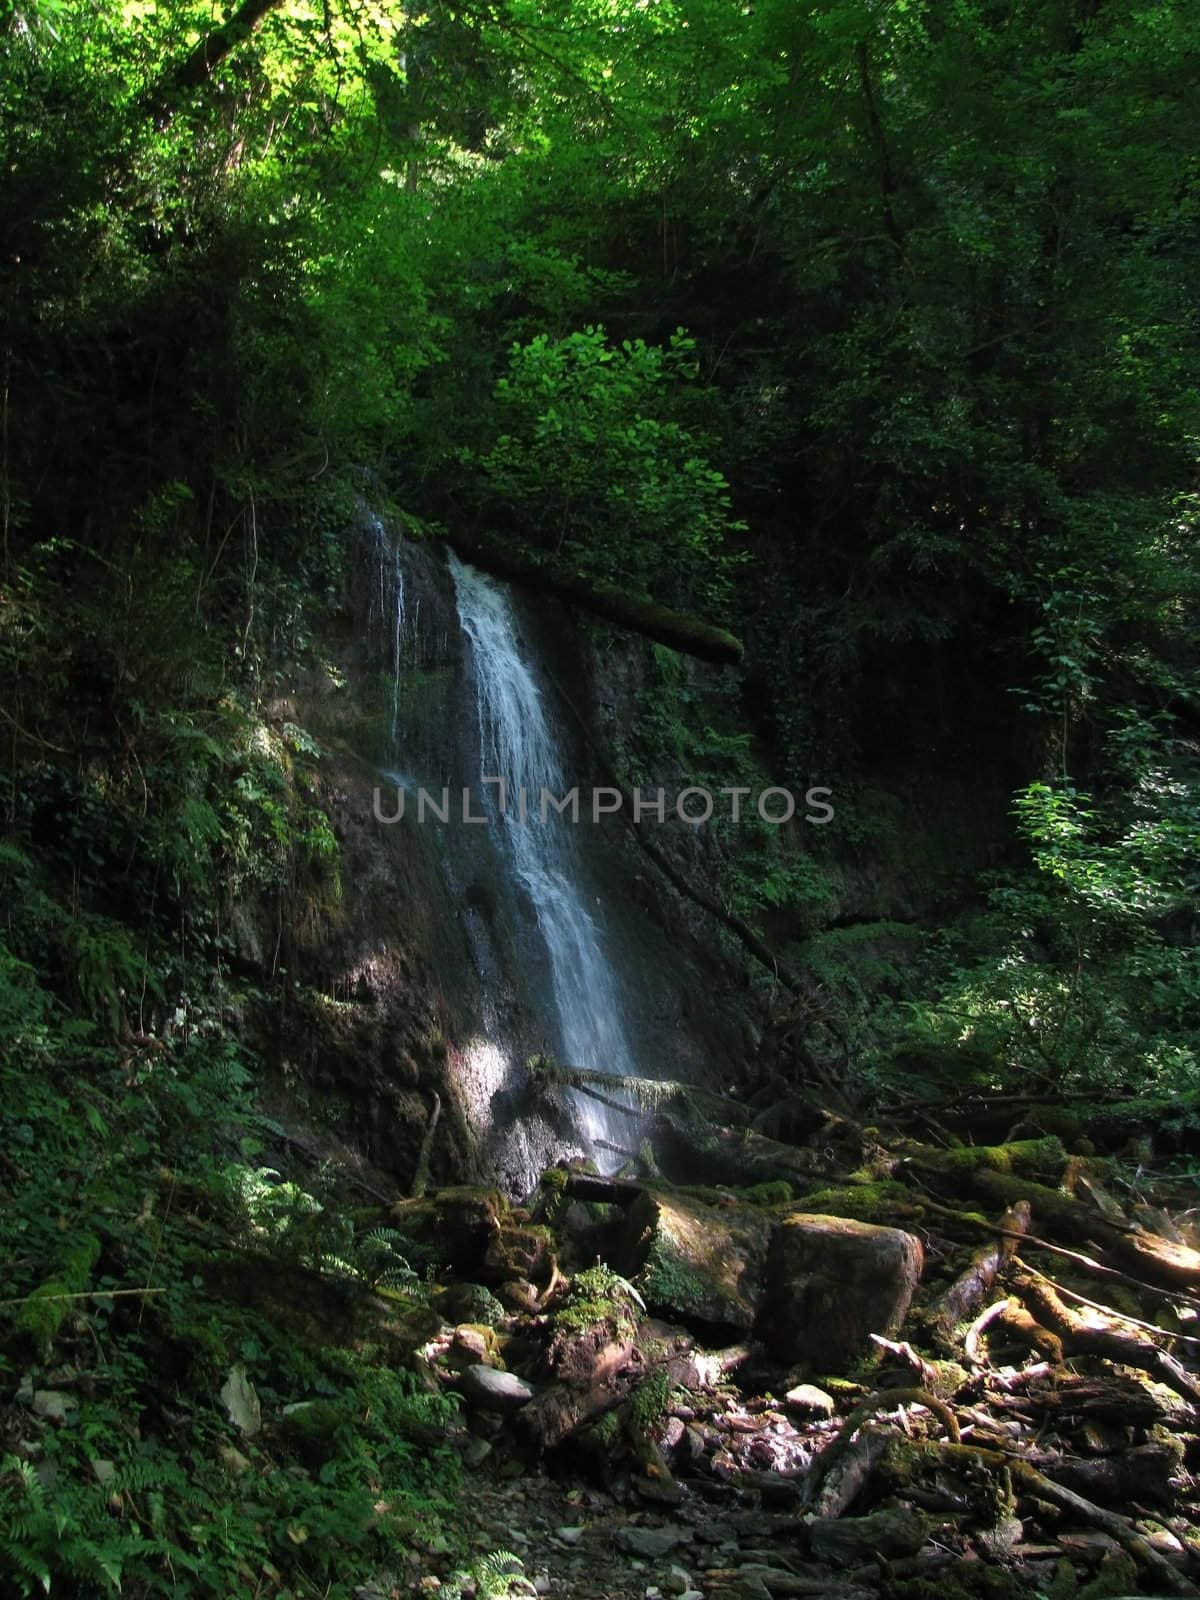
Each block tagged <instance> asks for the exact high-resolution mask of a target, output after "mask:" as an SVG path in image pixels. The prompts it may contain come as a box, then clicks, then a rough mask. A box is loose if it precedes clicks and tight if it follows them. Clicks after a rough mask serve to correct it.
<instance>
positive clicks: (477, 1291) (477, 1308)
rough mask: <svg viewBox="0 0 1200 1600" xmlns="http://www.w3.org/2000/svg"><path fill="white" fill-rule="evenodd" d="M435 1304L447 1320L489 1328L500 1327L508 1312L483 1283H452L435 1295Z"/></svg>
mask: <svg viewBox="0 0 1200 1600" xmlns="http://www.w3.org/2000/svg"><path fill="white" fill-rule="evenodd" d="M434 1304H435V1305H436V1307H437V1309H438V1312H439V1313H440V1314H441V1315H442V1316H443V1317H445V1319H446V1321H447V1322H454V1323H460V1322H468V1323H476V1324H478V1325H479V1326H481V1327H487V1328H495V1327H498V1326H499V1325H500V1323H501V1322H503V1321H504V1318H505V1316H506V1314H507V1313H506V1312H505V1309H504V1307H503V1306H502V1305H501V1304H500V1302H499V1300H497V1299H496V1296H495V1295H494V1294H493V1293H492V1291H491V1290H490V1289H488V1288H485V1287H484V1285H483V1284H482V1283H452V1284H450V1286H449V1287H448V1288H446V1289H443V1290H441V1291H440V1293H439V1294H437V1295H436V1296H435V1298H434Z"/></svg>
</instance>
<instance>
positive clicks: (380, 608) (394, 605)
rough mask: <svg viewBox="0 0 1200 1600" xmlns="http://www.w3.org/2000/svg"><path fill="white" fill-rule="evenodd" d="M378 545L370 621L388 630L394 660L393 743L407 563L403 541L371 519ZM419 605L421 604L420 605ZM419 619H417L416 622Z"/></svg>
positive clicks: (373, 518)
mask: <svg viewBox="0 0 1200 1600" xmlns="http://www.w3.org/2000/svg"><path fill="white" fill-rule="evenodd" d="M369 526H370V529H371V533H372V536H373V539H374V544H375V559H376V562H377V572H376V577H377V582H376V584H375V586H374V587H373V589H372V592H371V609H370V616H369V620H370V621H371V622H372V623H375V622H378V624H379V625H380V626H381V627H382V628H385V629H386V630H387V632H388V635H389V642H390V644H391V657H392V741H393V743H394V742H395V739H396V730H397V728H398V727H399V723H400V668H401V665H402V661H403V656H404V624H405V612H404V564H403V560H402V558H401V553H400V542H399V540H398V539H393V538H392V536H391V534H389V532H388V530H387V529H386V528H385V527H384V525H383V523H382V522H381V521H380V519H379V518H378V517H375V516H372V517H370V518H369ZM417 603H418V605H419V604H420V602H419V601H418V602H417ZM415 620H416V619H414V622H415Z"/></svg>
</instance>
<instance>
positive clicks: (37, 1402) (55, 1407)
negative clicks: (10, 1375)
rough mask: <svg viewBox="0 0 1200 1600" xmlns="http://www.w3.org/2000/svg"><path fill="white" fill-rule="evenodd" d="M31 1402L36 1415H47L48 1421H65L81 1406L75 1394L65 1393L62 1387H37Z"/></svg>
mask: <svg viewBox="0 0 1200 1600" xmlns="http://www.w3.org/2000/svg"><path fill="white" fill-rule="evenodd" d="M30 1403H31V1405H32V1406H33V1411H34V1415H35V1416H38V1417H45V1418H46V1420H47V1422H65V1421H66V1420H67V1417H68V1416H69V1414H70V1413H71V1412H72V1411H75V1410H77V1409H78V1407H79V1401H78V1400H76V1399H75V1397H74V1395H69V1394H63V1392H62V1390H61V1389H35V1390H34V1391H33V1398H32V1400H31V1402H30Z"/></svg>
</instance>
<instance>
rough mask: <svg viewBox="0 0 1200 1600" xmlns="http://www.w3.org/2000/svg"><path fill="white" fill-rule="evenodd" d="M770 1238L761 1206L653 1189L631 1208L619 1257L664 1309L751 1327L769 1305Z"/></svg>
mask: <svg viewBox="0 0 1200 1600" xmlns="http://www.w3.org/2000/svg"><path fill="white" fill-rule="evenodd" d="M770 1239H771V1224H770V1221H769V1219H768V1218H767V1217H765V1216H764V1215H763V1213H762V1212H761V1211H760V1210H758V1209H756V1208H755V1207H752V1206H728V1205H726V1206H706V1205H703V1204H702V1203H700V1202H699V1201H696V1200H694V1199H691V1198H690V1197H685V1196H682V1195H679V1194H675V1193H672V1194H669V1195H668V1194H663V1193H661V1192H659V1191H657V1190H653V1189H647V1190H645V1191H644V1192H643V1193H642V1194H641V1195H639V1196H638V1198H637V1200H635V1201H634V1203H633V1205H632V1206H630V1208H629V1211H628V1214H627V1218H626V1222H625V1228H624V1231H623V1235H622V1238H621V1240H620V1243H619V1245H618V1248H617V1260H618V1264H619V1265H620V1266H622V1268H623V1269H624V1270H625V1271H626V1273H627V1274H628V1275H629V1276H630V1277H631V1278H632V1280H633V1283H634V1285H635V1286H636V1288H637V1289H638V1290H639V1292H640V1293H641V1294H642V1296H643V1297H644V1299H645V1301H646V1305H647V1307H648V1308H649V1309H650V1310H651V1311H654V1312H656V1313H657V1314H658V1315H660V1316H664V1317H669V1318H672V1319H674V1320H676V1321H679V1322H684V1323H700V1324H702V1325H703V1326H704V1327H705V1328H706V1329H708V1328H714V1329H715V1328H720V1329H732V1330H736V1331H739V1332H744V1331H747V1330H749V1329H750V1328H751V1327H753V1325H754V1322H755V1319H756V1317H757V1316H758V1313H759V1311H760V1309H761V1307H762V1303H763V1294H764V1287H765V1272H766V1261H767V1251H768V1248H769V1246H770Z"/></svg>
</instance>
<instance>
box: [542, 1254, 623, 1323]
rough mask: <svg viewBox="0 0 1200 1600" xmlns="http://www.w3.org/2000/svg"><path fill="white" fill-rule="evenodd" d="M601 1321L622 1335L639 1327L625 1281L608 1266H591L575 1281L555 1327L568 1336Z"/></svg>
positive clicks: (558, 1315) (577, 1276)
mask: <svg viewBox="0 0 1200 1600" xmlns="http://www.w3.org/2000/svg"><path fill="white" fill-rule="evenodd" d="M600 1322H611V1323H613V1325H614V1327H615V1328H616V1329H617V1330H618V1331H619V1332H622V1333H632V1332H633V1330H634V1328H635V1327H636V1326H637V1318H636V1316H635V1315H634V1312H633V1306H632V1298H631V1296H630V1292H629V1285H628V1284H627V1283H626V1282H625V1279H624V1278H621V1277H618V1275H617V1274H616V1273H615V1272H613V1271H612V1270H611V1269H610V1268H608V1267H604V1266H596V1267H588V1268H587V1270H586V1271H585V1272H580V1273H578V1274H577V1275H576V1277H575V1278H574V1280H573V1281H572V1284H571V1288H570V1291H569V1293H568V1295H567V1300H566V1304H565V1305H564V1306H563V1307H562V1309H561V1310H560V1311H559V1312H558V1314H557V1316H556V1317H555V1319H554V1324H555V1327H556V1328H559V1329H562V1330H563V1331H565V1332H567V1333H586V1332H587V1330H588V1329H589V1328H594V1327H595V1326H596V1324H597V1323H600Z"/></svg>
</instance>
